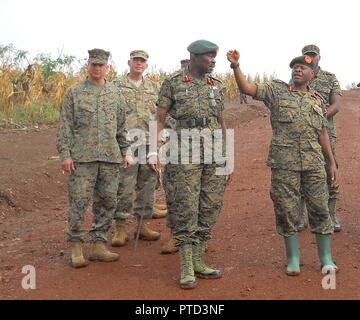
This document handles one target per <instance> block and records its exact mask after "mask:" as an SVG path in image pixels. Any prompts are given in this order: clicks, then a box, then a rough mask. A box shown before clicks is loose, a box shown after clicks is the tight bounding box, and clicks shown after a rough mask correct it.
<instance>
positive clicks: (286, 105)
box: [278, 101, 299, 123]
mask: <svg viewBox="0 0 360 320" xmlns="http://www.w3.org/2000/svg"><path fill="white" fill-rule="evenodd" d="M298 113H299V111H298V106H297V105H296V104H295V103H292V102H287V101H280V103H279V109H278V121H279V122H289V123H290V122H294V120H295V119H296V117H297V116H298Z"/></svg>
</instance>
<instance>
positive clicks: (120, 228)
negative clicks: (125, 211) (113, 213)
mask: <svg viewBox="0 0 360 320" xmlns="http://www.w3.org/2000/svg"><path fill="white" fill-rule="evenodd" d="M127 241H129V236H128V234H127V232H126V226H125V220H115V234H114V237H113V238H112V240H111V245H112V246H113V247H122V246H124V245H125V244H126V242H127Z"/></svg>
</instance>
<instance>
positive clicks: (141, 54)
mask: <svg viewBox="0 0 360 320" xmlns="http://www.w3.org/2000/svg"><path fill="white" fill-rule="evenodd" d="M134 58H142V59H144V60H147V59H149V54H148V53H147V52H146V51H144V50H133V51H131V52H130V59H134Z"/></svg>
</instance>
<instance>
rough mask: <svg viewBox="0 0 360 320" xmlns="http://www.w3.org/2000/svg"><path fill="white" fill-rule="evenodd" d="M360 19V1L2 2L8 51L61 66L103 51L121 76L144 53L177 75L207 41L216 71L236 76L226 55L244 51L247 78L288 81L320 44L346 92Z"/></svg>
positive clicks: (359, 68) (0, 39) (359, 61)
mask: <svg viewBox="0 0 360 320" xmlns="http://www.w3.org/2000/svg"><path fill="white" fill-rule="evenodd" d="M359 13H360V1H359V0H341V1H334V0H328V1H323V0H321V1H319V0H315V1H314V0H313V1H312V0H305V1H290V0H247V1H243V0H218V1H215V0H207V1H205V0H181V1H179V0H168V1H166V0H152V1H150V0H148V1H146V0H137V1H136V0H132V1H129V0H121V1H118V0H61V1H58V0H56V1H55V0H0V30H1V33H0V44H1V45H6V44H9V43H13V44H14V45H15V46H16V47H17V48H18V49H22V50H26V51H29V52H30V53H31V55H32V56H35V55H36V54H37V53H51V54H52V55H53V57H54V58H55V57H56V56H57V54H58V53H59V52H61V51H62V52H63V53H65V54H70V55H75V56H77V57H78V58H86V57H87V50H88V49H92V48H95V47H96V48H103V49H106V50H109V51H111V53H112V57H113V60H114V62H115V65H116V68H117V70H118V71H123V70H124V69H126V67H127V60H128V56H129V52H130V51H131V50H133V49H144V50H146V51H148V52H149V54H150V60H149V64H150V66H156V68H157V69H163V70H165V71H173V70H175V69H177V68H178V67H179V65H180V63H179V61H180V60H181V59H183V58H187V57H188V56H189V54H188V52H187V50H186V47H187V46H188V45H189V44H190V43H191V42H192V41H194V40H198V39H207V40H210V41H212V42H215V43H216V44H218V46H219V47H220V50H219V54H218V57H217V67H216V69H215V70H216V71H218V72H225V71H229V70H230V69H229V63H228V62H227V60H226V56H225V54H226V51H227V50H229V49H231V48H237V49H239V51H240V54H241V58H240V62H241V63H240V64H241V67H242V69H243V71H244V72H245V73H251V74H252V75H255V73H256V72H258V73H260V74H262V73H263V72H266V73H267V74H273V73H276V74H277V76H278V77H279V78H280V79H282V80H285V81H287V80H288V79H289V77H290V69H289V67H288V65H289V62H290V60H291V59H292V58H294V57H295V56H298V55H300V54H301V48H302V47H303V46H304V45H306V44H310V43H315V44H316V45H318V46H319V47H320V51H321V56H322V59H321V62H320V65H321V66H322V67H323V69H325V70H328V71H330V72H333V73H335V74H336V76H337V77H338V79H339V81H340V84H341V86H342V87H343V88H345V87H346V85H348V84H350V83H352V82H356V83H358V82H359V81H360V41H359V37H360V32H359V29H360V28H359V24H356V21H359Z"/></svg>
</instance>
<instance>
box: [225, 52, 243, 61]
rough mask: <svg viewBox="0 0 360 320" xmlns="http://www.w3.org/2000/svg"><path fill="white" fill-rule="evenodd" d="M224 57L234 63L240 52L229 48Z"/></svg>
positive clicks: (237, 59)
mask: <svg viewBox="0 0 360 320" xmlns="http://www.w3.org/2000/svg"><path fill="white" fill-rule="evenodd" d="M226 57H227V59H228V60H229V62H230V63H233V64H236V63H238V62H239V59H240V53H239V51H237V50H229V51H228V52H227V54H226Z"/></svg>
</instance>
